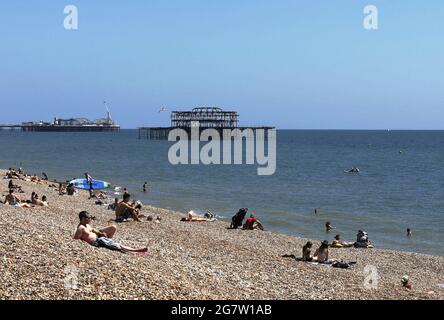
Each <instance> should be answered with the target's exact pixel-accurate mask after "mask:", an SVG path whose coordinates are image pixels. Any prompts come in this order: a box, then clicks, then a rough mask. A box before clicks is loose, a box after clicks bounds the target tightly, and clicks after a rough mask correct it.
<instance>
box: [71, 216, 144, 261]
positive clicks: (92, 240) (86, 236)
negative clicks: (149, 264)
mask: <svg viewBox="0 0 444 320" xmlns="http://www.w3.org/2000/svg"><path fill="white" fill-rule="evenodd" d="M79 219H80V223H79V225H78V226H77V230H76V233H75V234H74V239H75V240H82V241H85V242H87V243H89V244H90V245H92V246H94V247H97V248H106V249H109V250H114V251H120V252H123V253H125V252H135V253H146V252H148V248H142V249H134V248H130V247H126V246H123V245H121V244H120V243H118V242H116V241H114V240H112V237H113V236H114V234H115V233H116V231H117V227H116V226H109V227H107V228H105V229H102V230H99V229H95V228H93V227H92V226H90V223H91V220H93V219H94V217H91V215H90V214H89V213H88V212H86V211H82V212H80V213H79Z"/></svg>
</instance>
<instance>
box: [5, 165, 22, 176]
mask: <svg viewBox="0 0 444 320" xmlns="http://www.w3.org/2000/svg"><path fill="white" fill-rule="evenodd" d="M5 176H6V177H7V178H8V179H19V178H20V176H19V175H18V174H17V172H15V170H14V169H12V168H9V170H8V171H7V172H6V174H5Z"/></svg>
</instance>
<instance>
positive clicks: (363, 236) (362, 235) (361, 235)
mask: <svg viewBox="0 0 444 320" xmlns="http://www.w3.org/2000/svg"><path fill="white" fill-rule="evenodd" d="M353 245H354V247H355V248H368V247H369V246H370V245H371V243H370V240H369V239H368V234H367V232H365V231H362V230H359V231H358V234H357V235H356V242H355V243H354V244H353Z"/></svg>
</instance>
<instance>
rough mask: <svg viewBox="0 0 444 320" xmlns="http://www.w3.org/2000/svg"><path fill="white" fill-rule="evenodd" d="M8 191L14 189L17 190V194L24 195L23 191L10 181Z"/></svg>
mask: <svg viewBox="0 0 444 320" xmlns="http://www.w3.org/2000/svg"><path fill="white" fill-rule="evenodd" d="M8 189H14V190H17V192H19V193H24V191H23V190H22V187H20V186H19V185H16V184H14V183H13V182H12V180H9V183H8Z"/></svg>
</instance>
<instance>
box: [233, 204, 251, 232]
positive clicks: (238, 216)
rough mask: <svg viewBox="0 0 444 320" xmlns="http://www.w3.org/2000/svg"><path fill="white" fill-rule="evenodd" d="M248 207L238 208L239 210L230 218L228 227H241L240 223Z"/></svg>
mask: <svg viewBox="0 0 444 320" xmlns="http://www.w3.org/2000/svg"><path fill="white" fill-rule="evenodd" d="M247 212H248V208H240V209H239V211H238V212H237V213H236V214H235V215H234V216H233V217H232V218H231V225H230V229H237V228H239V227H242V223H243V221H244V219H245V216H246V215H247Z"/></svg>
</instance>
